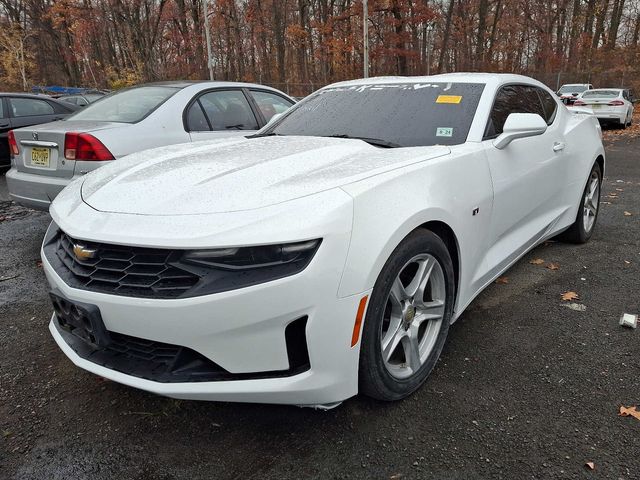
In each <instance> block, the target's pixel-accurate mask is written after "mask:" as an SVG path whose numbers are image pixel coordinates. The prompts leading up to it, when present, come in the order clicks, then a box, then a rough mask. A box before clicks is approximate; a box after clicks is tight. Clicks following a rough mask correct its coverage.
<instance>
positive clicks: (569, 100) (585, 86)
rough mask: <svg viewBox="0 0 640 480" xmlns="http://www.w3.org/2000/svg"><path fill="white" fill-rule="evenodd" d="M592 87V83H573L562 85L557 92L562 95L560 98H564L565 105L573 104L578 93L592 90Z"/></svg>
mask: <svg viewBox="0 0 640 480" xmlns="http://www.w3.org/2000/svg"><path fill="white" fill-rule="evenodd" d="M592 88H593V85H591V84H590V83H571V84H567V85H562V86H561V87H560V89H559V90H558V91H557V92H556V95H558V96H559V97H560V100H562V103H564V104H565V105H573V102H575V101H576V98H578V95H580V94H581V93H582V92H584V91H586V90H591V89H592Z"/></svg>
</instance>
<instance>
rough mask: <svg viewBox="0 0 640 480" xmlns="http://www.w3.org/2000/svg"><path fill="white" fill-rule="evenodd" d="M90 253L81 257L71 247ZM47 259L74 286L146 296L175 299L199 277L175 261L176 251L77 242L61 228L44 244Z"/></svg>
mask: <svg viewBox="0 0 640 480" xmlns="http://www.w3.org/2000/svg"><path fill="white" fill-rule="evenodd" d="M77 245H81V246H82V247H83V248H84V249H85V250H89V251H91V252H92V254H91V255H90V257H88V258H84V259H81V258H79V257H78V256H77V255H76V254H75V253H74V247H75V246H77ZM44 248H45V254H46V256H47V259H48V260H49V262H51V263H52V266H53V267H54V269H55V270H56V272H57V273H58V274H59V275H60V276H61V277H62V278H63V280H64V281H65V282H66V283H68V284H69V285H70V286H72V287H74V288H80V289H83V290H91V291H94V292H101V293H110V294H115V295H126V296H132V297H147V298H151V297H152V298H178V297H180V296H182V295H184V294H185V293H186V292H187V291H188V290H190V289H191V288H192V287H193V286H195V285H196V284H197V283H198V282H199V281H200V279H201V277H200V276H199V275H198V274H196V273H194V272H191V271H188V270H186V269H185V268H183V265H181V264H180V263H179V259H180V257H181V256H182V253H183V252H182V251H180V250H170V249H161V248H143V247H129V246H123V245H113V244H104V243H95V242H87V241H84V240H82V241H77V240H74V239H73V238H71V237H70V236H68V235H67V234H66V233H64V232H62V231H60V230H59V231H58V234H57V236H56V238H54V239H52V240H51V241H49V242H48V243H47V244H45V247H44Z"/></svg>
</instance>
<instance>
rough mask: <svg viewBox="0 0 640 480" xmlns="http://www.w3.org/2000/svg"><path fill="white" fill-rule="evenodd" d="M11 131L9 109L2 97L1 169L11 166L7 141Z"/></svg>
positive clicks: (0, 116)
mask: <svg viewBox="0 0 640 480" xmlns="http://www.w3.org/2000/svg"><path fill="white" fill-rule="evenodd" d="M9 130H11V120H10V119H9V109H8V108H7V106H6V105H5V99H4V98H3V97H0V167H5V166H8V165H9V164H10V158H9V143H8V140H7V135H8V133H9Z"/></svg>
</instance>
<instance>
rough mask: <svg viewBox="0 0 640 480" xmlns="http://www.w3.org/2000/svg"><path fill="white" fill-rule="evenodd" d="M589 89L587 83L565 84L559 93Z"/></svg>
mask: <svg viewBox="0 0 640 480" xmlns="http://www.w3.org/2000/svg"><path fill="white" fill-rule="evenodd" d="M585 90H588V88H587V85H579V84H578V85H563V86H562V87H560V90H558V93H582V92H584V91H585Z"/></svg>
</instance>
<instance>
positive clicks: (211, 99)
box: [185, 88, 259, 142]
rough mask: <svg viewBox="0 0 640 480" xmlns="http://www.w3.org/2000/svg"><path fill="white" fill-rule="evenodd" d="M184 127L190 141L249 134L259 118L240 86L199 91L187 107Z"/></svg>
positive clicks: (256, 125)
mask: <svg viewBox="0 0 640 480" xmlns="http://www.w3.org/2000/svg"><path fill="white" fill-rule="evenodd" d="M185 128H186V129H187V131H188V132H189V135H190V137H191V141H192V142H197V141H199V140H211V139H216V138H226V137H234V136H242V135H248V134H250V133H252V132H254V131H256V130H258V128H259V127H258V119H257V118H256V115H255V113H254V112H253V110H252V109H251V105H250V103H249V100H248V99H247V97H246V95H245V93H244V92H243V90H242V89H240V88H237V89H228V90H210V91H206V92H202V93H200V94H199V95H198V96H196V97H195V98H194V99H193V100H192V101H191V103H190V104H189V105H188V106H187V109H186V114H185Z"/></svg>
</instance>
